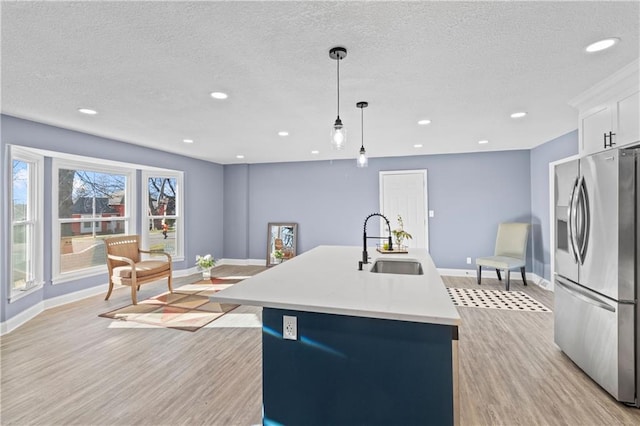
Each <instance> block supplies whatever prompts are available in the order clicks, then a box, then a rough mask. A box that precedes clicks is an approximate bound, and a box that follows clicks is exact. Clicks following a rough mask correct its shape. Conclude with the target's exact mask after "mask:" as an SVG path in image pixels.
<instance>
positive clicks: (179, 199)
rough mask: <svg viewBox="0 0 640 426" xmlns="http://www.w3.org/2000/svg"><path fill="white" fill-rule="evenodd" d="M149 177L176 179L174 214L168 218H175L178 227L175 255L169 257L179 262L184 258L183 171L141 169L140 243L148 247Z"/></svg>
mask: <svg viewBox="0 0 640 426" xmlns="http://www.w3.org/2000/svg"><path fill="white" fill-rule="evenodd" d="M151 177H167V178H175V180H176V214H175V216H174V215H171V217H170V218H174V217H175V218H177V219H178V220H177V223H178V227H177V229H176V235H177V238H176V255H175V256H172V257H171V259H172V261H174V262H181V261H183V260H184V204H183V200H184V196H183V194H182V193H183V192H184V183H183V182H184V173H183V172H180V171H176V170H159V169H155V170H142V178H141V179H140V180H141V185H142V188H141V189H142V190H141V191H140V194H141V195H142V200H141V206H142V207H141V208H142V209H143V212H142V228H143V232H142V245H143V247H149V230H148V224H149V219H150V218H152V217H153V216H149V214H148V211H147V208H146V207H147V203H148V200H149V186H148V185H149V178H151Z"/></svg>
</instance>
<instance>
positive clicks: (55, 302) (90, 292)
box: [40, 284, 122, 311]
mask: <svg viewBox="0 0 640 426" xmlns="http://www.w3.org/2000/svg"><path fill="white" fill-rule="evenodd" d="M119 287H122V286H115V287H114V289H116V288H119ZM108 290H109V284H100V285H97V286H95V287H89V288H85V289H83V290H78V291H74V292H73V293H68V294H63V295H62V296H58V297H52V298H51V299H45V300H43V301H42V302H40V303H42V306H43V311H46V310H47V309H51V308H55V307H57V306H62V305H66V304H67V303H71V302H77V301H78V300H82V299H86V298H87V297H93V296H96V295H98V294H107V291H108Z"/></svg>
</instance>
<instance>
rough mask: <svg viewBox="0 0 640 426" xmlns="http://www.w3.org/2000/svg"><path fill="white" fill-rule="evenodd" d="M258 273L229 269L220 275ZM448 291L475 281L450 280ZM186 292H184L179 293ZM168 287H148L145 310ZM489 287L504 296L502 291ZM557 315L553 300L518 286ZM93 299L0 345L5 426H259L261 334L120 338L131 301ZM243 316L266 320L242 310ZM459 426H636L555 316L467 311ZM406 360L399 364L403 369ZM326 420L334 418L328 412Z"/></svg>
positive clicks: (50, 314) (0, 410) (154, 333)
mask: <svg viewBox="0 0 640 426" xmlns="http://www.w3.org/2000/svg"><path fill="white" fill-rule="evenodd" d="M263 269H264V268H262V267H231V266H222V267H219V268H216V269H215V270H214V271H215V273H216V274H217V275H252V274H255V273H258V272H260V271H261V270H263ZM444 280H445V283H446V285H447V286H449V287H474V288H475V287H476V284H475V281H474V279H473V278H463V277H456V278H452V277H444ZM178 285H179V284H176V286H178ZM165 288H166V284H164V283H158V284H150V285H147V286H143V287H142V291H141V294H140V296H139V297H140V300H142V299H144V298H147V297H150V296H153V295H155V294H158V293H160V292H162V291H164V290H165ZM481 288H486V289H502V286H501V285H500V283H498V281H497V280H491V279H486V280H483V284H482V287H481ZM512 290H516V291H524V292H525V293H527V294H529V295H530V296H531V297H533V298H534V299H536V300H538V301H540V302H542V303H544V304H545V305H546V306H548V307H550V308H553V303H552V301H553V294H552V293H550V292H547V291H545V290H543V289H541V288H539V287H537V286H535V285H532V284H530V285H529V286H528V287H523V286H522V284H521V282H520V281H519V280H515V279H514V280H513V281H512ZM129 297H130V293H129V291H128V288H125V289H119V290H115V291H114V294H113V295H112V297H111V300H109V301H107V302H105V301H104V300H103V297H101V296H96V297H91V298H88V299H85V300H82V301H79V302H76V303H72V304H69V305H65V306H62V307H58V308H55V309H51V310H48V311H45V312H43V313H42V314H40V315H38V316H37V317H36V318H35V319H33V320H31V321H29V322H28V323H27V324H25V325H23V326H21V327H20V328H18V329H17V330H15V331H13V332H12V333H10V334H8V335H6V336H3V337H2V338H1V341H0V355H1V358H2V359H1V368H2V370H1V374H2V381H1V387H0V391H1V394H0V424H2V425H30V424H33V425H70V424H75V425H253V424H258V423H260V422H261V399H262V377H261V376H262V374H261V329H260V328H204V329H201V330H199V331H197V332H195V333H190V332H185V331H178V330H167V329H157V328H119V327H110V326H112V324H114V323H113V322H112V321H110V320H108V319H106V318H99V317H98V314H100V313H104V312H107V311H109V310H111V309H113V308H116V307H120V306H124V305H126V304H128V303H129V302H130V299H129ZM233 312H235V313H247V314H259V313H260V309H258V308H254V307H248V306H241V307H239V308H238V309H236V310H235V311H233ZM459 312H460V315H461V317H462V321H463V324H462V326H461V328H460V341H459V350H460V351H459V354H460V400H461V407H460V408H461V410H460V419H461V424H462V425H613V424H629V425H631V424H635V425H638V424H640V410H637V409H633V408H629V407H625V406H623V405H622V404H619V403H617V402H616V401H615V400H613V399H612V398H610V397H609V396H608V394H606V393H605V392H604V391H603V390H601V389H600V388H599V387H598V386H597V385H596V384H595V383H593V382H592V381H591V380H590V379H589V378H588V377H586V376H585V375H584V374H583V373H581V372H580V370H579V369H578V368H577V367H576V366H575V365H574V364H573V363H572V362H571V361H570V360H569V359H568V358H567V357H566V356H564V355H563V354H562V353H561V352H560V351H559V350H558V349H557V348H556V347H555V345H554V344H553V314H552V313H540V312H510V311H502V310H493V309H480V308H460V309H459ZM399 361H401V360H399ZM327 409H330V407H327Z"/></svg>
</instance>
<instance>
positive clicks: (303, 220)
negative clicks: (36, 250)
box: [0, 115, 578, 321]
mask: <svg viewBox="0 0 640 426" xmlns="http://www.w3.org/2000/svg"><path fill="white" fill-rule="evenodd" d="M0 118H1V122H0V123H1V127H0V129H1V131H2V134H1V136H2V138H1V148H2V149H1V151H0V155H1V156H2V158H1V160H2V163H1V164H2V165H3V176H2V180H3V184H2V187H0V191H1V192H0V199H2V200H6V192H7V189H8V187H9V185H10V182H9V179H7V177H8V176H7V173H8V171H6V170H4V166H5V165H6V164H7V163H6V161H7V158H6V146H7V144H16V145H21V146H26V147H33V148H40V149H46V150H50V151H57V152H63V153H69V154H75V155H84V156H89V157H94V158H103V159H108V160H115V161H124V162H129V163H137V164H142V165H149V166H155V167H163V168H168V169H174V170H181V171H183V172H184V185H185V187H184V196H185V216H184V218H185V243H186V244H185V259H186V260H185V261H183V262H179V263H177V264H176V265H175V267H176V269H186V268H189V267H191V266H193V263H194V260H195V256H196V254H206V253H212V254H213V255H214V256H215V257H216V258H221V257H225V258H231V259H234V258H236V259H247V258H251V259H264V258H265V257H266V234H267V231H266V227H267V223H268V222H289V221H291V222H297V223H298V224H299V239H298V248H299V251H300V252H303V251H307V250H310V249H312V248H313V247H315V246H317V245H320V244H346V245H360V244H361V243H362V224H363V221H364V218H365V217H366V216H367V215H368V214H369V213H372V212H375V211H377V210H378V209H379V200H378V197H379V194H378V172H379V171H384V170H412V169H427V179H428V190H429V209H430V210H434V211H435V217H434V218H430V221H429V240H430V249H431V255H432V256H433V259H434V261H435V263H436V265H437V266H438V267H439V268H454V269H468V268H470V267H471V266H469V265H467V264H466V263H465V259H466V257H471V258H475V257H478V256H483V255H486V254H490V253H492V252H493V245H494V241H495V234H496V230H497V226H498V223H500V222H503V221H527V222H528V221H531V222H532V223H533V232H532V238H531V246H530V249H529V257H530V260H529V264H528V269H529V270H532V268H531V267H532V266H533V272H535V273H536V274H538V275H540V276H543V277H544V278H546V279H549V263H550V260H549V259H550V255H549V253H550V243H549V241H548V239H549V194H548V188H549V183H548V164H549V162H551V161H556V160H558V159H561V158H565V157H567V156H570V155H573V154H575V153H577V149H578V142H577V139H578V136H577V131H574V132H571V133H568V134H566V135H564V136H561V137H559V138H557V139H554V140H552V141H549V142H547V143H545V144H543V145H540V146H539V147H537V148H535V149H533V150H531V151H523V150H519V151H502V152H488V153H469V154H448V155H431V156H413V157H393V158H372V159H370V162H369V167H368V168H367V169H357V168H356V167H355V160H340V161H313V162H294V163H273V164H255V165H246V164H244V165H228V166H221V165H218V164H214V163H210V162H205V161H200V160H196V159H192V158H188V157H183V156H179V155H174V154H170V153H167V152H163V151H158V150H154V149H150V148H144V147H140V146H136V145H131V144H127V143H123V142H119V141H115V140H110V139H105V138H101V137H97V136H92V135H87V134H83V133H80V132H75V131H71V130H65V129H61V128H57V127H53V126H48V125H44V124H40V123H35V122H31V121H27V120H22V119H18V118H15V117H10V116H6V115H2V116H1V117H0ZM45 176H47V177H48V178H47V180H46V182H45V192H44V204H45V215H44V228H45V232H44V248H45V256H44V259H42V262H43V265H44V278H45V286H44V288H43V289H42V290H40V291H37V292H34V293H33V294H30V295H28V296H27V297H24V298H22V299H19V300H17V301H15V302H14V303H11V304H9V303H7V299H8V295H7V285H6V283H7V282H8V281H9V256H8V250H9V247H10V244H9V239H8V238H2V244H1V245H0V280H1V282H2V285H0V298H1V299H2V302H1V303H0V321H6V320H7V319H9V318H11V317H13V316H14V315H16V314H17V313H19V312H22V311H24V310H25V309H28V308H29V307H31V306H33V305H35V304H37V303H38V302H40V301H42V300H44V299H48V298H51V297H55V296H59V295H63V294H67V293H70V292H74V291H78V290H81V289H85V288H89V287H93V286H96V285H101V284H104V283H106V282H107V276H106V272H105V274H104V275H100V276H96V277H90V278H85V279H80V280H77V281H72V282H68V283H62V284H57V285H55V286H53V285H51V269H52V258H51V227H52V220H51V216H50V213H51V188H50V182H51V179H50V177H51V161H50V159H45ZM137 191H138V195H139V193H140V188H138V189H137ZM136 202H137V203H140V197H139V196H138V197H137V200H136ZM8 205H9V203H4V206H2V208H1V209H0V223H1V226H2V227H1V228H0V232H1V233H2V235H3V236H5V235H8V232H9V229H10V222H9V220H10V217H9V214H8V211H9V210H8ZM137 226H141V223H140V219H138V221H137ZM369 226H370V227H371V229H376V224H375V223H370V225H369ZM371 244H374V243H373V242H371ZM354 262H355V260H354Z"/></svg>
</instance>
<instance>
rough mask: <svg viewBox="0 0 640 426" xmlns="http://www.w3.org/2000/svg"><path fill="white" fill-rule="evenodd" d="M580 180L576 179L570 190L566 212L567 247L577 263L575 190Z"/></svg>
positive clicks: (578, 260)
mask: <svg viewBox="0 0 640 426" xmlns="http://www.w3.org/2000/svg"><path fill="white" fill-rule="evenodd" d="M579 182H580V180H579V179H578V178H576V180H575V182H574V183H573V189H572V190H571V196H570V197H569V207H568V209H569V211H568V220H569V243H570V244H569V246H570V247H571V254H572V255H573V260H574V261H575V262H576V263H578V262H580V259H578V244H577V243H576V234H577V232H578V228H577V225H576V220H577V217H576V216H577V198H578V197H577V194H576V191H577V188H578V183H579Z"/></svg>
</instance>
